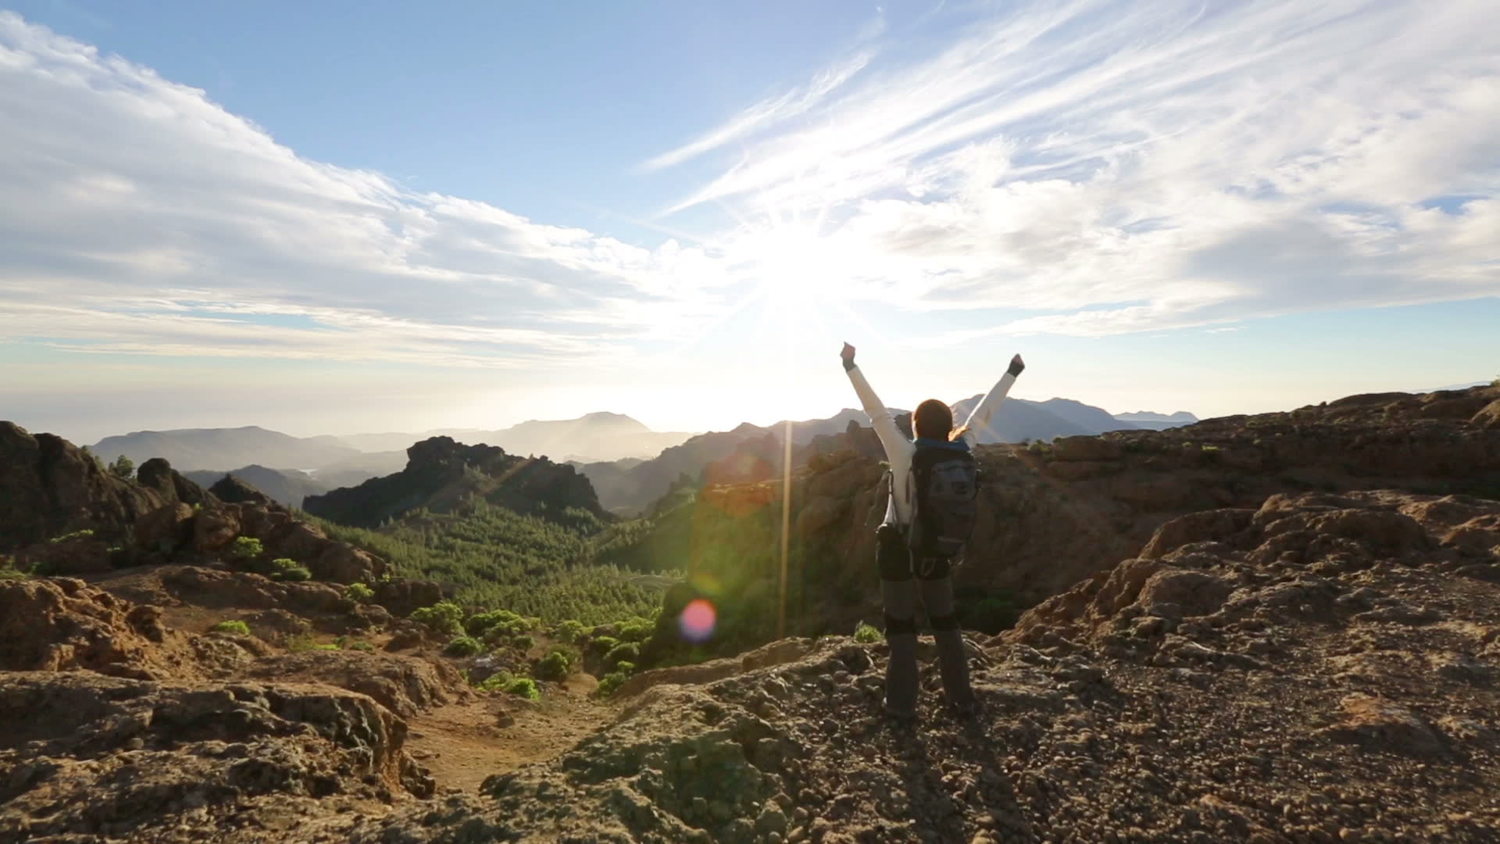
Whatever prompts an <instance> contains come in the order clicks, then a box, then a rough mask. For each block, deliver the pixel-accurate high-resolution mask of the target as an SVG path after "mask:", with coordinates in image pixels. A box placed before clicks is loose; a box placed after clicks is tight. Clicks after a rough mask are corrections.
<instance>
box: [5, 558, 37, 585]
mask: <svg viewBox="0 0 1500 844" xmlns="http://www.w3.org/2000/svg"><path fill="white" fill-rule="evenodd" d="M15 566H16V560H15V558H14V557H7V556H5V555H3V554H0V580H25V579H27V578H29V577H31V575H32V573H31V572H29V571H22V570H21V569H18V568H16V567H15Z"/></svg>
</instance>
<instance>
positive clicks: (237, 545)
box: [229, 536, 266, 560]
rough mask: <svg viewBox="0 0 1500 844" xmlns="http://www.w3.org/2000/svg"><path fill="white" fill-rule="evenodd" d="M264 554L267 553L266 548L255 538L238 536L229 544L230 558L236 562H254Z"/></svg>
mask: <svg viewBox="0 0 1500 844" xmlns="http://www.w3.org/2000/svg"><path fill="white" fill-rule="evenodd" d="M264 553H266V549H265V546H263V545H261V544H260V540H259V539H256V538H255V537H253V536H236V537H235V538H234V541H233V542H231V543H229V556H231V557H233V558H235V559H236V560H253V559H255V558H256V557H259V556H260V555H261V554H264Z"/></svg>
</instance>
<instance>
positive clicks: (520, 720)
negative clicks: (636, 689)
mask: <svg viewBox="0 0 1500 844" xmlns="http://www.w3.org/2000/svg"><path fill="white" fill-rule="evenodd" d="M616 714H617V712H616V709H615V707H612V706H609V705H608V704H604V703H600V702H598V701H596V700H593V699H590V698H588V697H584V696H581V695H578V694H568V693H566V692H564V693H556V694H553V695H552V696H550V697H548V698H545V699H543V700H542V701H540V702H538V703H530V702H528V701H521V700H518V699H516V698H511V697H504V698H502V697H501V696H498V695H497V696H487V697H477V698H475V699H473V700H470V701H467V702H464V703H456V704H451V705H449V706H442V707H438V708H436V709H433V710H430V711H428V712H424V713H422V714H420V715H417V716H415V717H413V718H410V719H408V721H407V726H408V728H409V732H408V733H407V742H406V747H407V749H408V750H409V751H410V752H411V755H412V757H413V758H414V759H416V760H417V761H418V762H420V763H421V764H422V765H424V766H425V767H427V768H428V770H429V771H430V773H431V774H432V777H433V779H434V780H436V781H437V785H438V789H439V790H443V789H454V790H458V791H466V792H473V791H475V790H477V789H478V788H479V785H480V784H481V783H483V782H484V780H485V778H486V777H489V776H492V775H495V774H504V773H509V772H511V771H514V770H515V769H517V768H520V767H521V766H523V765H528V764H531V763H532V762H545V761H548V760H551V759H553V758H554V757H556V756H558V755H560V754H562V753H563V752H564V751H567V750H569V749H570V748H572V747H573V745H575V744H577V743H578V742H579V741H580V740H582V739H583V738H584V737H585V736H587V735H589V734H591V733H593V732H595V731H596V730H598V729H600V728H602V727H603V726H605V725H606V724H608V723H609V722H610V721H612V720H614V718H615V716H616Z"/></svg>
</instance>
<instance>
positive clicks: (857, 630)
mask: <svg viewBox="0 0 1500 844" xmlns="http://www.w3.org/2000/svg"><path fill="white" fill-rule="evenodd" d="M883 638H885V634H883V633H881V632H880V630H879V628H876V627H872V626H870V625H868V624H866V623H864V622H863V621H861V622H860V623H859V624H856V625H855V626H854V641H856V642H864V643H866V644H869V643H871V642H878V641H880V640H881V639H883Z"/></svg>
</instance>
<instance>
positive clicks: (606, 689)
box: [594, 671, 630, 697]
mask: <svg viewBox="0 0 1500 844" xmlns="http://www.w3.org/2000/svg"><path fill="white" fill-rule="evenodd" d="M629 677H630V674H629V673H627V672H625V671H612V672H610V673H608V674H606V675H604V676H603V677H601V678H600V679H599V688H597V689H595V690H594V694H595V695H596V696H598V697H609V696H610V695H612V694H614V693H615V692H617V691H619V689H620V686H621V685H622V684H624V682H625V680H626V679H628V678H629Z"/></svg>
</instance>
